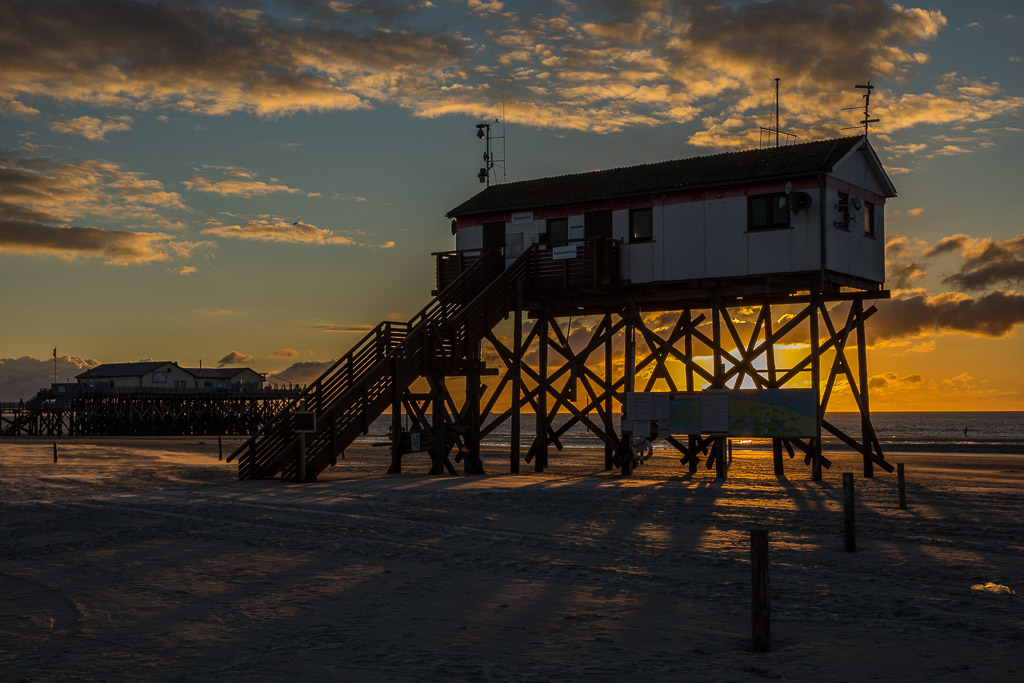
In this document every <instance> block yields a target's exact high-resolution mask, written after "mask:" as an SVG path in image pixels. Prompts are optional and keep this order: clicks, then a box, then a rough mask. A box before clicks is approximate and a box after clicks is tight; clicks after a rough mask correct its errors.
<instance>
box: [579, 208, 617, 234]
mask: <svg viewBox="0 0 1024 683" xmlns="http://www.w3.org/2000/svg"><path fill="white" fill-rule="evenodd" d="M583 233H584V236H585V237H586V238H587V239H593V238H595V237H605V238H608V239H611V236H612V211H611V209H605V210H602V211H588V212H586V213H585V214H583Z"/></svg>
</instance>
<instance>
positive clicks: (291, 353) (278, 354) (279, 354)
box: [270, 349, 299, 358]
mask: <svg viewBox="0 0 1024 683" xmlns="http://www.w3.org/2000/svg"><path fill="white" fill-rule="evenodd" d="M270 355H271V356H274V357H275V358H298V357H299V352H298V351H296V350H295V349H274V350H273V351H272V352H271V353H270Z"/></svg>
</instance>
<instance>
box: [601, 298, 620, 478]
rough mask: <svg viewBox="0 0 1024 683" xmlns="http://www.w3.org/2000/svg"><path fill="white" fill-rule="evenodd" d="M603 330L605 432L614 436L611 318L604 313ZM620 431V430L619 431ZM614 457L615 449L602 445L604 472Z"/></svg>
mask: <svg viewBox="0 0 1024 683" xmlns="http://www.w3.org/2000/svg"><path fill="white" fill-rule="evenodd" d="M604 324H605V328H606V329H607V330H608V336H607V338H606V339H605V340H604V386H605V391H606V392H607V393H606V394H605V398H604V411H605V415H607V416H608V421H607V424H606V425H605V430H606V431H607V432H608V433H609V434H614V433H615V429H614V420H613V418H612V333H611V329H612V317H611V316H610V315H608V314H607V313H605V316H604ZM620 431H621V430H620ZM614 457H615V449H614V448H613V447H612V445H611V444H610V443H605V445H604V469H605V471H608V470H611V469H612V467H613V466H614V464H615V463H614V462H613V459H614Z"/></svg>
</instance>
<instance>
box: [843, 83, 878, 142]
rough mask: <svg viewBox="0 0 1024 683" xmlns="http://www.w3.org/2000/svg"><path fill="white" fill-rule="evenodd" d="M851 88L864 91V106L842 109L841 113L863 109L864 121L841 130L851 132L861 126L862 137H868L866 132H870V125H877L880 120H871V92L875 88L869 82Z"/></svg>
mask: <svg viewBox="0 0 1024 683" xmlns="http://www.w3.org/2000/svg"><path fill="white" fill-rule="evenodd" d="M853 87H855V88H860V89H862V90H864V91H865V92H864V106H862V107H843V111H850V110H851V109H863V110H864V120H863V121H861V122H860V123H859V124H858V125H856V126H847V127H846V128H843V130H853V129H855V128H860V127H862V126H863V128H864V137H867V136H868V131H869V130H870V124H872V123H878V122H879V121H880V120H881V119H873V118H871V91H872V90H874V89H875V86H873V85H871V81H868V82H867V85H854V86H853Z"/></svg>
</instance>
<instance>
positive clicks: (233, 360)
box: [217, 351, 256, 365]
mask: <svg viewBox="0 0 1024 683" xmlns="http://www.w3.org/2000/svg"><path fill="white" fill-rule="evenodd" d="M254 360H256V356H250V355H248V354H245V353H239V352H238V351H231V352H230V353H228V354H227V355H226V356H224V357H223V358H221V359H220V360H219V361H217V365H236V364H238V363H251V362H253V361H254Z"/></svg>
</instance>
